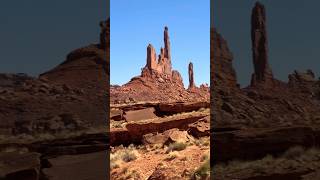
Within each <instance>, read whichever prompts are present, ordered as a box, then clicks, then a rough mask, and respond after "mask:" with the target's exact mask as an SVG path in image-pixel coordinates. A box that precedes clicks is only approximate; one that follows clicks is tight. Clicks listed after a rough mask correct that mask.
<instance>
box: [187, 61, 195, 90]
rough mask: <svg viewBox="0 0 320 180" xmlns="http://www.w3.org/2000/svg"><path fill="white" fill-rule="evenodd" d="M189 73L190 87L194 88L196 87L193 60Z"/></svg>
mask: <svg viewBox="0 0 320 180" xmlns="http://www.w3.org/2000/svg"><path fill="white" fill-rule="evenodd" d="M188 74H189V89H192V88H194V87H195V84H194V76H193V64H192V62H190V63H189V67H188Z"/></svg>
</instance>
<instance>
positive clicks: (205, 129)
mask: <svg viewBox="0 0 320 180" xmlns="http://www.w3.org/2000/svg"><path fill="white" fill-rule="evenodd" d="M188 133H189V134H190V135H192V136H194V137H196V138H199V137H203V136H210V116H207V117H204V118H202V119H200V120H199V121H197V122H194V123H192V124H189V129H188Z"/></svg>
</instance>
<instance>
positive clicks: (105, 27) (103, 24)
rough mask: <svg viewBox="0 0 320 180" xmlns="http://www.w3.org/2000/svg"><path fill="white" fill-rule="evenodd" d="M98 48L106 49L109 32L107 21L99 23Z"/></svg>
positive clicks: (108, 22)
mask: <svg viewBox="0 0 320 180" xmlns="http://www.w3.org/2000/svg"><path fill="white" fill-rule="evenodd" d="M100 28H101V30H100V48H101V49H106V48H107V42H108V41H107V38H108V37H107V33H108V32H109V30H110V20H109V19H108V20H107V21H101V22H100Z"/></svg>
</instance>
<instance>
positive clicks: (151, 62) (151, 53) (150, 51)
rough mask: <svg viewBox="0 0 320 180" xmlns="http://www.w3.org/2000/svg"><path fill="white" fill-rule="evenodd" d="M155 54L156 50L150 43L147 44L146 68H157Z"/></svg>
mask: <svg viewBox="0 0 320 180" xmlns="http://www.w3.org/2000/svg"><path fill="white" fill-rule="evenodd" d="M156 58H157V54H156V50H155V49H154V48H153V46H152V44H149V45H148V48H147V65H146V66H147V68H148V69H157V65H158V64H157V59H156Z"/></svg>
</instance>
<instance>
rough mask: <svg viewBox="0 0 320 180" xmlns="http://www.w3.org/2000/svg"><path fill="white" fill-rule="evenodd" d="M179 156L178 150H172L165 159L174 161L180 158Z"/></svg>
mask: <svg viewBox="0 0 320 180" xmlns="http://www.w3.org/2000/svg"><path fill="white" fill-rule="evenodd" d="M179 156H180V155H179V153H178V152H176V151H174V152H170V153H169V154H168V156H167V157H166V158H165V159H164V160H165V161H172V160H174V159H176V158H178V157H179Z"/></svg>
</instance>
